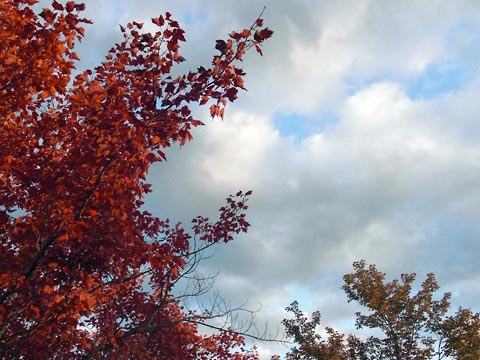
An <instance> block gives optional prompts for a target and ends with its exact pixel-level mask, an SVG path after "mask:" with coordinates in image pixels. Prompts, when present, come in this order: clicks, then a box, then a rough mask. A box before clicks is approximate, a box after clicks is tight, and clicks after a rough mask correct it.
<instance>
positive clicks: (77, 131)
mask: <svg viewBox="0 0 480 360" xmlns="http://www.w3.org/2000/svg"><path fill="white" fill-rule="evenodd" d="M36 2H37V1H36V0H3V1H1V2H0V116H1V125H0V139H2V140H1V142H0V164H1V165H0V259H1V261H0V357H1V358H2V359H102V358H108V359H127V358H129V359H131V358H136V359H149V358H152V359H153V358H155V359H167V358H168V359H210V358H215V359H220V358H222V359H254V358H256V354H255V352H251V351H249V350H248V349H246V348H245V346H244V339H243V337H242V336H240V335H238V334H237V333H235V332H234V331H233V330H232V329H229V328H228V327H227V328H225V329H223V330H222V329H220V330H219V331H218V332H216V333H214V334H213V335H208V336H207V335H202V334H201V333H200V332H199V329H198V326H199V325H201V324H203V323H205V321H207V320H208V319H209V318H211V317H212V316H220V315H221V314H214V313H212V309H210V311H203V312H198V311H197V312H195V311H190V310H187V309H186V308H185V307H184V304H183V303H182V301H181V299H180V298H178V297H176V296H175V295H174V294H173V292H172V290H173V289H174V287H175V285H176V284H177V283H178V282H179V281H180V279H182V278H184V277H185V276H186V275H187V274H191V273H192V271H193V270H194V268H195V266H196V264H197V261H198V259H199V258H201V256H200V254H201V252H202V251H203V250H205V249H206V248H208V247H210V246H213V245H215V244H218V243H226V242H229V241H231V240H232V239H233V236H234V234H236V233H239V232H245V231H247V228H248V222H247V221H246V220H245V210H246V209H247V205H246V202H247V197H248V195H249V192H247V193H242V192H238V193H237V194H236V196H231V197H229V198H228V199H227V203H226V205H225V206H223V207H222V208H221V209H220V212H219V218H218V220H216V221H210V220H209V219H207V218H204V217H197V218H196V219H194V220H193V222H192V226H191V228H190V229H187V228H183V227H182V226H181V225H180V224H170V223H169V221H168V220H162V219H159V218H157V217H155V216H153V215H152V214H150V213H148V212H147V211H144V210H143V209H142V205H143V201H142V199H143V198H144V196H145V194H147V193H148V192H150V187H151V186H150V184H149V183H148V182H147V180H146V176H147V172H148V170H149V168H150V166H151V165H152V164H154V163H158V162H162V161H163V160H164V159H165V154H164V150H165V148H167V147H169V146H171V145H172V144H173V143H179V144H180V145H184V144H185V143H186V142H187V141H189V140H191V138H192V136H191V133H190V131H191V129H192V127H195V126H199V125H202V123H201V121H199V120H198V119H194V118H193V117H192V106H196V105H205V104H208V105H209V106H210V114H211V116H212V117H218V116H219V117H223V113H224V107H225V105H226V103H227V102H228V101H234V100H235V99H236V97H237V93H238V91H239V90H240V89H243V88H244V75H245V73H244V72H243V71H242V69H241V68H240V67H238V63H239V61H241V60H242V57H243V55H244V54H245V52H246V51H247V50H249V49H250V48H254V49H256V50H257V51H258V52H259V53H261V46H262V43H263V41H264V40H265V39H267V38H269V37H270V36H271V34H272V32H271V31H270V30H269V29H268V28H263V27H262V26H263V24H262V20H261V19H260V18H258V19H257V20H256V21H255V22H254V24H253V25H252V26H251V27H250V28H249V29H245V30H243V31H241V32H232V33H230V34H229V37H228V39H226V40H218V41H217V43H216V50H214V51H215V55H214V56H213V61H212V64H211V66H209V67H200V68H198V69H197V70H195V71H190V72H188V73H187V74H184V75H180V76H177V77H173V76H171V75H170V74H171V72H172V69H173V68H174V67H175V65H176V64H178V63H181V62H183V61H185V59H184V58H183V57H182V56H181V55H180V52H179V49H180V44H181V43H182V42H184V41H185V38H184V31H183V30H182V29H181V28H180V26H179V24H178V23H177V22H176V21H175V20H174V19H173V18H172V16H171V15H170V14H169V13H166V14H165V15H163V16H159V17H157V18H153V19H152V22H153V24H154V25H155V26H156V27H157V31H156V32H154V33H149V32H143V31H142V26H143V24H141V23H137V22H132V23H130V24H128V25H126V26H125V27H121V32H122V34H123V41H122V42H120V43H119V44H115V45H114V46H113V47H112V49H111V50H110V51H109V52H108V54H107V56H106V58H105V60H104V61H103V62H102V63H101V64H100V65H99V66H98V67H96V68H95V69H91V70H87V71H84V72H82V73H80V74H78V75H77V76H75V77H74V78H73V75H72V72H73V70H74V68H75V61H77V60H78V56H77V54H76V53H75V45H76V43H77V42H78V41H80V40H81V39H82V38H83V36H84V33H85V30H84V27H83V26H84V25H85V24H88V23H90V21H89V20H87V19H85V18H83V17H82V16H81V13H82V11H83V10H84V9H85V5H84V4H79V3H76V2H74V1H68V2H65V3H60V2H57V1H53V2H52V3H51V6H50V7H49V8H44V9H41V10H38V11H37V10H36V9H37V8H36V7H34V5H35V3H36ZM212 47H213V46H212Z"/></svg>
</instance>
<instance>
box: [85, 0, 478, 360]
mask: <svg viewBox="0 0 480 360" xmlns="http://www.w3.org/2000/svg"><path fill="white" fill-rule="evenodd" d="M86 4H87V11H86V15H87V17H89V18H91V19H92V20H93V22H94V24H93V25H91V26H88V28H87V34H86V38H85V41H84V42H83V44H82V45H81V46H80V48H79V54H80V56H81V58H82V60H83V62H82V64H81V67H90V66H93V65H95V64H97V63H98V62H99V61H101V60H102V56H103V55H104V54H105V52H106V51H107V50H108V49H109V48H110V47H111V46H112V44H113V43H114V42H115V41H117V40H118V39H119V36H120V35H119V31H118V24H119V23H123V24H125V23H126V22H128V21H131V20H136V21H140V22H142V21H144V22H148V21H149V18H151V17H154V16H155V17H156V16H158V15H160V14H162V13H164V12H165V11H170V12H171V13H172V14H173V16H174V17H175V18H176V19H178V20H179V21H180V23H181V24H182V25H183V27H184V29H185V30H186V38H187V43H186V44H185V45H183V55H184V56H185V57H186V58H187V60H188V62H187V63H186V64H187V66H191V67H192V68H196V67H197V66H198V65H200V64H206V65H208V64H209V60H210V59H211V56H212V54H213V53H214V49H213V48H214V45H215V40H216V39H218V38H222V37H225V35H226V34H227V33H229V32H230V31H231V30H242V29H243V28H244V27H248V26H249V25H250V24H251V23H252V21H253V20H254V19H255V18H256V16H257V15H258V14H259V13H260V12H261V10H262V8H263V6H264V5H266V6H267V10H266V12H265V14H264V18H265V23H266V25H268V26H269V27H270V28H271V29H272V30H274V31H275V34H274V36H273V38H272V39H271V40H269V41H268V43H267V44H266V45H265V48H264V56H263V57H259V56H253V55H254V54H252V56H248V57H247V59H246V62H245V66H244V69H245V71H246V72H247V77H246V87H247V88H248V92H243V93H241V94H240V99H239V100H238V101H237V102H236V103H234V104H232V105H229V106H228V108H227V110H226V113H225V119H224V121H223V122H221V121H220V120H214V121H211V120H210V119H209V116H208V113H207V109H205V110H202V111H200V112H198V116H199V117H200V118H201V119H202V120H204V122H205V123H206V124H207V126H205V127H202V128H199V129H198V130H196V131H195V133H194V141H193V142H191V143H190V144H188V145H187V146H185V147H184V148H182V149H181V150H180V151H179V150H178V149H177V148H175V149H171V150H169V151H168V152H167V156H168V162H167V163H164V164H162V165H161V166H159V167H157V168H155V169H153V170H152V172H151V174H150V175H151V176H150V180H151V182H152V183H153V184H154V193H153V195H151V196H150V197H149V198H148V207H149V208H150V209H152V211H154V212H155V213H156V214H158V215H159V216H162V217H165V216H168V217H170V218H171V219H172V220H178V221H184V222H185V223H188V222H189V220H190V219H191V218H192V217H194V216H196V215H200V214H206V215H214V214H215V212H216V210H217V209H218V208H219V207H220V206H222V204H223V199H224V198H225V197H226V196H228V195H229V194H230V193H235V192H236V191H237V190H240V189H241V190H250V189H251V190H253V191H254V193H253V196H252V198H251V201H250V209H249V213H248V219H249V220H250V222H251V224H252V226H251V229H250V231H249V233H248V234H247V235H246V236H242V237H239V238H238V239H236V240H235V241H233V242H232V243H230V244H228V245H226V246H223V247H222V248H220V249H218V251H217V253H216V255H215V257H214V258H212V259H211V260H210V261H209V262H208V264H206V267H207V268H206V269H205V271H206V272H211V273H215V272H217V271H219V275H218V278H217V287H218V289H219V291H220V292H221V293H222V294H223V295H225V297H226V298H227V299H228V300H229V301H231V302H232V304H234V305H235V304H241V303H243V302H244V301H245V300H248V299H249V300H250V303H251V304H252V307H254V308H255V307H256V306H257V304H258V303H261V304H262V309H261V311H260V312H259V314H258V319H259V322H260V324H263V322H268V324H269V327H270V328H271V329H272V330H273V331H275V329H276V328H277V326H280V325H279V323H280V319H282V318H283V317H285V313H284V311H283V309H284V308H285V306H287V305H288V304H289V303H290V302H291V301H292V300H294V299H297V300H299V302H300V306H301V308H303V309H305V310H308V311H312V310H315V309H318V310H320V311H321V312H322V319H323V323H324V324H325V325H335V326H336V327H337V328H338V329H340V330H348V329H349V327H350V326H352V322H351V319H352V315H353V313H354V311H355V308H354V307H353V306H352V305H351V304H347V299H346V296H345V295H344V293H343V292H342V290H341V289H340V287H341V286H342V275H343V274H346V273H348V272H350V271H351V270H352V262H353V261H356V260H360V259H365V260H366V261H367V262H368V263H373V264H376V265H377V266H378V268H379V269H380V270H382V271H385V272H387V274H389V275H390V276H395V277H397V276H399V274H400V273H404V272H417V274H418V276H419V278H420V279H423V277H424V276H425V274H426V273H428V272H434V273H435V274H436V275H437V279H438V281H439V283H440V285H441V289H442V290H444V291H452V293H453V300H452V301H453V303H454V304H455V305H456V306H458V305H462V306H464V307H472V308H473V309H474V310H477V311H478V310H480V308H479V307H478V305H477V304H478V300H477V299H478V294H479V291H480V262H479V261H478V256H479V254H480V242H479V241H478V238H479V235H480V222H479V215H480V186H479V185H480V117H479V114H480V101H479V100H478V99H479V94H480V76H479V66H478V59H479V58H480V41H479V40H480V2H479V1H477V0H471V1H468V0H402V1H395V0H325V1H321V0H296V1H291V0H289V1H287V0H263V1H254V0H242V1H238V0H235V1H233V0H222V1H220V0H217V1H213V0H204V1H194V0H176V1H173V0H170V1H160V0H155V1H153V0H142V1H141V2H140V1H133V0H128V1H127V0H123V1H121V0H103V1H102V0H95V1H93V0H89V1H86ZM257 346H258V347H259V350H260V353H261V356H262V358H264V359H267V358H269V355H270V354H272V352H275V351H280V352H282V351H284V348H282V347H281V346H280V347H278V346H277V347H274V346H272V345H270V344H262V343H257Z"/></svg>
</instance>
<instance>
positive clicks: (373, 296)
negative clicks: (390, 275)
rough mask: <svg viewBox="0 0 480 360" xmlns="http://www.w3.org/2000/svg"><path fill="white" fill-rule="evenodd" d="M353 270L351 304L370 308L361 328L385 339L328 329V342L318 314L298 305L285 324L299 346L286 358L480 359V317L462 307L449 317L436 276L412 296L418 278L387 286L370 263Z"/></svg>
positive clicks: (348, 281)
mask: <svg viewBox="0 0 480 360" xmlns="http://www.w3.org/2000/svg"><path fill="white" fill-rule="evenodd" d="M354 269H355V271H354V272H353V273H351V274H347V275H345V276H344V281H345V284H344V286H343V290H344V291H345V293H346V294H347V297H348V300H349V302H350V301H356V302H358V303H359V304H360V305H362V306H364V307H366V308H367V309H368V312H367V313H366V314H364V313H361V312H358V313H357V314H356V326H357V328H358V329H364V328H369V329H376V330H377V331H379V333H381V334H382V335H381V336H370V337H368V338H366V339H365V338H363V339H362V338H360V337H357V336H355V335H348V336H346V335H344V334H341V333H339V332H337V331H335V330H334V329H332V328H329V327H327V328H326V331H325V332H326V335H327V336H326V339H323V338H322V337H321V336H320V335H319V334H318V333H317V327H318V326H319V325H320V313H319V312H314V313H313V314H312V318H311V320H309V319H308V318H307V316H306V315H305V314H304V313H303V312H302V311H301V310H299V307H298V303H297V302H294V303H292V304H291V305H290V306H289V307H287V309H286V310H287V311H288V312H290V313H292V315H293V318H292V319H285V320H283V325H284V326H285V329H286V335H287V336H288V337H290V338H292V339H293V341H294V343H295V344H296V346H294V347H293V348H292V349H291V350H290V352H289V353H288V354H287V357H286V358H287V359H288V360H293V359H295V360H300V359H305V360H306V359H335V360H347V359H348V360H364V359H365V360H367V359H372V360H373V359H396V360H400V359H409V360H410V359H416V360H423V359H443V358H445V357H446V356H452V357H454V358H456V359H478V358H479V356H480V314H478V313H473V312H472V311H471V310H469V309H461V308H460V309H459V310H458V311H457V312H456V313H455V314H453V315H448V311H449V308H450V303H449V298H450V294H449V293H445V294H444V295H443V296H442V297H441V298H440V299H439V300H434V294H435V292H436V291H437V290H438V289H439V286H438V284H437V282H436V280H435V276H434V275H433V274H428V275H427V277H426V279H425V280H424V282H423V283H422V284H421V287H420V289H419V290H418V292H417V293H415V294H412V285H413V283H414V281H415V278H416V275H415V274H413V273H412V274H402V275H401V278H400V281H399V280H396V279H395V280H393V281H391V282H387V281H386V280H385V276H386V275H385V274H384V273H382V272H379V271H378V270H377V269H376V267H375V266H374V265H370V266H367V265H366V263H365V261H360V262H355V263H354ZM275 358H276V359H279V357H278V356H277V357H274V359H275Z"/></svg>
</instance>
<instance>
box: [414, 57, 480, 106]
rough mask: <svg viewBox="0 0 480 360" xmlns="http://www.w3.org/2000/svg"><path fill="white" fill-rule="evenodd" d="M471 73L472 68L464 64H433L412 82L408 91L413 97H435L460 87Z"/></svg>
mask: <svg viewBox="0 0 480 360" xmlns="http://www.w3.org/2000/svg"><path fill="white" fill-rule="evenodd" d="M471 75H472V74H471V69H469V68H467V67H464V66H460V65H455V64H449V63H438V64H432V65H429V66H427V68H426V69H425V71H424V72H423V73H422V74H421V75H420V76H419V77H417V78H416V79H415V80H414V81H412V82H411V83H410V85H409V86H408V87H407V93H408V95H409V96H410V97H411V98H412V99H433V98H436V97H438V96H441V95H442V94H445V93H448V92H452V91H456V90H458V89H460V88H461V87H462V86H463V85H464V84H465V82H467V81H468V79H469V78H470V77H471Z"/></svg>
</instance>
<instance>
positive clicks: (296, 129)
mask: <svg viewBox="0 0 480 360" xmlns="http://www.w3.org/2000/svg"><path fill="white" fill-rule="evenodd" d="M337 122H338V117H337V116H336V114H335V113H333V112H331V111H324V112H321V113H319V114H316V115H315V116H306V115H303V114H299V113H287V112H282V113H275V114H274V115H273V125H274V126H275V129H277V130H278V131H279V132H280V135H281V136H283V137H288V136H293V137H294V138H295V139H296V140H302V139H304V138H306V137H308V136H310V135H313V134H319V133H322V132H324V131H325V130H326V129H327V128H328V127H330V126H332V125H333V124H335V123H337Z"/></svg>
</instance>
